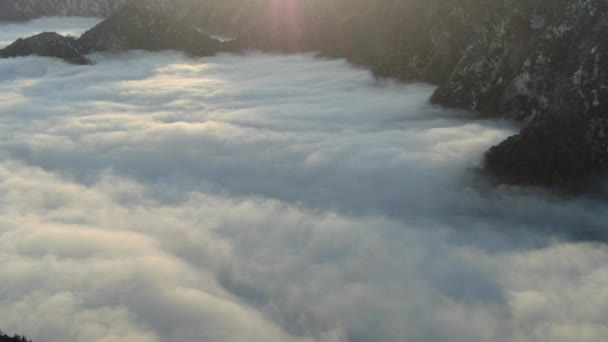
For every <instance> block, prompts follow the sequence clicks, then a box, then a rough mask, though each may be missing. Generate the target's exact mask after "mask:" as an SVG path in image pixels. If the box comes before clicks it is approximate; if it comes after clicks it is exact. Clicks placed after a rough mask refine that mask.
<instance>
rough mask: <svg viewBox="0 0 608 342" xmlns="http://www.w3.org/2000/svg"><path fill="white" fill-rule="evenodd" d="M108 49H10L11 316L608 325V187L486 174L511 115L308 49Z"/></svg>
mask: <svg viewBox="0 0 608 342" xmlns="http://www.w3.org/2000/svg"><path fill="white" fill-rule="evenodd" d="M78 20H80V19H75V21H74V22H71V19H65V18H64V19H61V23H62V25H64V26H62V27H68V26H69V25H74V27H76V26H77V24H78ZM39 26H40V25H32V23H31V22H30V23H27V24H22V26H21V27H20V28H19V30H21V31H23V32H26V31H27V30H30V31H31V32H33V31H38V30H39V29H40V27H39ZM44 29H45V30H53V29H54V28H53V27H50V26H49V27H45V28H44ZM2 39H3V38H1V34H0V40H2ZM93 58H94V59H95V60H96V61H97V64H96V65H94V66H73V65H67V64H64V63H62V62H60V61H58V60H54V59H46V58H38V57H27V58H18V59H8V60H0V275H1V277H2V278H1V279H2V282H0V324H1V325H0V329H2V330H3V331H6V332H8V333H20V334H25V335H27V336H28V337H30V338H32V339H33V340H34V342H65V341H76V342H91V341H103V342H114V341H125V342H127V341H128V342H139V341H142V342H143V341H146V342H147V341H150V342H152V341H157V342H161V341H162V342H191V341H327V342H332V341H336V342H337V341H352V342H367V341H369V342H376V341H387V342H391V341H411V342H434V341H437V342H439V341H450V342H460V341H462V342H477V341H479V342H481V341H487V342H490V341H492V342H515V341H551V342H554V341H557V342H560V341H563V342H571V341H589V342H596V341H602V340H606V339H608V318H607V317H608V248H606V246H605V245H604V244H603V243H601V242H580V241H589V240H593V238H594V237H595V238H597V239H598V241H605V240H602V239H605V238H606V233H605V230H606V223H607V222H608V205H606V203H602V202H596V201H593V200H590V199H580V198H579V199H556V198H552V197H549V196H548V195H546V194H540V193H536V192H534V191H527V190H517V189H511V188H504V189H493V190H492V189H487V188H486V187H484V186H483V183H481V182H480V181H479V180H478V178H477V176H476V171H475V170H476V169H477V168H478V167H479V165H480V163H481V159H482V155H483V152H484V151H485V150H486V149H487V148H488V147H490V146H491V145H493V144H495V143H497V142H499V141H501V140H502V139H504V138H505V137H507V136H509V135H510V134H513V132H515V129H514V127H513V126H512V125H510V124H508V123H505V122H501V121H492V120H477V119H475V117H474V115H472V114H470V113H463V112H458V111H452V110H445V109H440V108H435V107H432V106H430V105H429V104H428V98H429V96H430V95H431V93H432V91H433V87H431V86H427V85H403V84H399V83H395V82H390V81H380V80H375V79H374V78H373V77H372V76H371V75H370V73H369V72H368V71H366V70H361V69H355V68H353V67H351V66H349V65H348V64H347V63H345V62H344V61H336V60H322V59H316V58H314V57H313V56H312V55H293V56H276V55H265V54H257V53H251V54H247V55H243V56H234V55H220V56H216V57H212V58H202V59H191V58H187V57H184V56H183V55H181V54H179V53H174V52H165V53H144V52H139V51H135V52H129V53H125V54H119V55H117V54H99V55H94V56H93ZM480 183H481V184H480Z"/></svg>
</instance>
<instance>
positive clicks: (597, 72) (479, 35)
mask: <svg viewBox="0 0 608 342" xmlns="http://www.w3.org/2000/svg"><path fill="white" fill-rule="evenodd" d="M0 1H3V0H0ZM22 1H30V0H22ZM53 1H60V2H61V1H62V3H64V4H67V3H70V2H73V3H78V4H81V5H82V4H85V3H88V4H89V5H88V8H95V6H93V5H90V4H91V3H97V4H98V5H97V6H98V8H104V10H103V11H101V12H97V13H101V14H104V13H108V12H112V11H113V10H114V11H116V10H115V9H113V7H112V6H114V5H112V4H111V3H113V4H115V3H118V2H120V1H121V0H113V1H112V0H99V1H93V0H39V1H37V2H39V3H40V4H42V3H49V4H50V3H52V2H53ZM159 1H160V0H159ZM0 4H2V3H1V2H0ZM148 4H149V3H148ZM169 5H170V6H169ZM0 6H1V5H0ZM40 6H42V5H40ZM65 6H68V7H64V8H71V9H69V10H66V13H72V12H70V11H73V10H75V9H78V8H83V7H79V6H80V5H72V6H75V7H70V6H69V5H65ZM91 6H93V7H91ZM154 6H156V8H163V9H164V11H165V12H166V13H167V14H168V15H169V16H170V17H171V18H172V19H171V20H168V21H166V22H164V23H163V24H162V25H161V26H154V25H152V26H150V25H147V24H146V23H147V22H149V20H148V19H145V16H143V17H142V16H139V17H138V16H137V13H136V12H133V11H131V12H129V11H128V10H123V9H121V10H118V12H117V14H116V15H115V16H113V17H111V18H110V19H109V20H107V21H105V22H104V23H102V24H101V25H100V26H98V27H97V28H95V29H93V30H92V31H90V32H88V33H86V34H85V35H83V37H81V38H80V39H79V40H78V48H79V49H82V51H79V53H81V54H82V53H88V52H91V51H98V50H104V49H111V48H121V49H124V48H145V49H149V50H159V49H164V48H174V49H178V50H182V51H187V52H191V53H195V54H206V53H210V52H211V51H217V50H222V49H228V45H225V46H220V47H219V48H218V46H217V44H215V45H214V44H212V43H211V42H209V41H205V42H204V43H203V44H202V46H203V47H200V46H198V45H197V44H198V43H197V42H198V39H202V38H200V37H199V36H197V35H194V34H191V33H189V34H185V35H182V34H178V35H176V34H175V32H174V33H170V34H165V33H163V32H165V31H167V30H168V31H171V30H172V28H173V27H179V28H178V29H176V30H177V32H186V31H187V29H186V27H193V28H197V27H201V26H204V27H207V28H211V29H213V30H214V31H217V32H221V33H224V34H226V35H230V36H234V37H237V39H236V40H235V41H233V42H231V43H230V49H231V50H232V51H234V50H236V49H246V48H254V49H261V50H276V51H284V52H297V51H311V50H314V51H320V52H321V53H322V54H324V55H326V56H331V57H340V58H346V59H348V60H350V61H352V62H354V63H358V64H362V65H365V66H367V67H369V68H370V69H371V70H372V71H373V72H374V73H375V74H376V75H378V76H387V77H396V78H399V79H403V80H407V81H425V82H431V83H435V84H437V85H438V89H437V91H436V93H435V94H434V95H433V97H432V99H431V100H432V102H433V103H435V104H438V105H444V106H449V107H458V108H464V109H470V110H475V111H478V112H480V113H482V114H483V115H486V116H501V117H508V118H513V119H517V120H524V121H526V122H527V123H528V125H527V127H526V128H525V129H524V130H523V131H522V132H521V133H520V134H519V135H517V136H515V137H512V138H510V139H508V140H507V141H505V142H503V143H502V144H500V145H498V146H495V147H493V148H492V149H490V150H489V151H488V153H487V156H486V168H487V170H489V171H491V173H492V174H494V175H496V176H497V177H498V179H499V180H500V181H502V182H507V183H514V184H535V185H544V186H559V187H569V186H571V185H573V184H581V183H584V182H585V181H586V180H587V179H591V178H594V177H596V176H599V175H604V174H606V172H608V118H607V115H608V114H607V109H608V75H607V74H606V73H607V71H606V70H607V67H608V57H607V53H608V2H606V1H605V0H374V1H367V0H280V1H279V0H165V1H161V2H157V3H155V4H154ZM85 7H86V6H85ZM104 11H107V12H104ZM102 12H103V13H102ZM121 15H122V17H121ZM129 18H135V20H133V22H134V23H138V24H137V25H133V26H131V27H130V28H124V27H123V26H122V25H121V24H120V23H123V22H129ZM131 29H132V30H133V31H130V30H131ZM172 37H179V39H176V40H175V39H174V40H175V41H174V42H172V41H171V38H172ZM54 40H55V41H59V39H58V38H57V37H55V38H54ZM203 40H204V39H203ZM72 43H73V42H70V41H64V42H63V43H56V44H59V45H57V46H58V48H59V47H61V46H64V47H66V48H69V47H70V46H71V45H70V44H72ZM22 44H23V42H22ZM32 44H34V43H32ZM36 44H37V43H36ZM36 44H34V45H35V46H36ZM62 44H63V45H62ZM13 48H15V47H13ZM27 48H28V47H27V46H26V47H24V48H23V50H22V51H27ZM29 48H31V47H29ZM189 49H190V50H191V51H189ZM18 50H19V49H18ZM66 52H69V51H66ZM4 53H6V52H4ZM12 55H15V52H13V53H12Z"/></svg>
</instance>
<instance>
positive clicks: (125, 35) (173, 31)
mask: <svg viewBox="0 0 608 342" xmlns="http://www.w3.org/2000/svg"><path fill="white" fill-rule="evenodd" d="M232 44H233V43H232V42H226V43H222V42H220V41H218V40H216V39H213V38H210V37H209V36H208V35H206V34H204V33H202V32H199V31H198V30H196V29H193V28H191V27H190V26H188V25H184V24H182V23H180V22H178V21H177V20H175V19H174V18H173V17H170V16H167V15H166V14H165V13H163V12H161V11H158V10H155V9H150V8H145V7H141V6H135V5H125V6H123V7H121V10H120V11H119V12H117V13H116V14H114V15H112V16H111V17H109V18H108V19H106V20H104V21H102V22H101V23H100V24H98V25H97V26H95V27H93V28H92V29H90V30H88V31H87V32H85V33H84V34H83V35H82V36H80V37H79V38H73V37H64V36H61V35H59V34H57V33H51V32H45V33H41V34H38V35H35V36H32V37H29V38H25V39H18V40H17V41H15V42H14V43H13V44H11V45H9V46H7V47H6V48H4V49H2V50H0V58H11V57H18V56H28V55H37V56H47V57H56V58H60V59H63V60H65V61H67V62H69V63H73V64H91V61H90V60H89V59H88V58H87V57H86V55H87V54H90V53H93V52H100V51H123V50H129V49H141V50H148V51H160V50H178V51H183V52H185V53H187V54H191V55H194V56H208V55H213V54H215V53H218V52H221V51H227V52H229V51H233V50H234V49H233V47H232Z"/></svg>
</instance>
